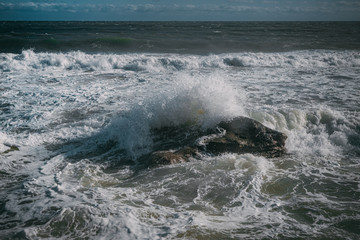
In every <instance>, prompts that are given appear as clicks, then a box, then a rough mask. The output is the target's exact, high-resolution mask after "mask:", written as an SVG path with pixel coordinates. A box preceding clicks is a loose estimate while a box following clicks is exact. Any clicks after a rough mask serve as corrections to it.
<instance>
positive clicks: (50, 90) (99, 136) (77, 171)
mask: <svg viewBox="0 0 360 240" xmlns="http://www.w3.org/2000/svg"><path fill="white" fill-rule="evenodd" d="M193 27H194V28H195V29H198V28H197V27H196V26H193ZM234 27H236V26H234ZM273 27H274V29H279V28H276V24H275V25H274V26H273ZM170 29H172V28H170ZM350 29H351V28H350ZM104 31H105V30H104ZM282 31H285V32H286V31H290V30H284V29H283V30H282ZM204 36H205V35H204ZM318 37H319V36H318ZM199 38H201V36H199ZM280 39H281V38H280ZM284 41H287V40H286V39H285V40H284ZM259 44H260V43H259ZM340 45H341V44H340ZM350 45H351V44H349V46H350ZM164 51H165V52H166V51H167V50H166V49H165V50H164ZM0 69H1V79H0V92H1V97H0V109H1V111H2V112H1V114H0V122H1V124H0V126H1V130H0V152H2V153H1V155H0V160H1V161H0V178H1V181H0V182H1V183H0V184H1V185H0V186H1V187H0V189H1V191H0V222H1V224H0V225H1V229H0V235H1V236H2V238H4V239H13V238H16V237H17V238H19V239H42V238H45V239H46V238H60V239H69V238H78V239H99V238H100V239H101V238H103V239H113V238H118V239H254V238H256V239H309V238H311V239H339V238H341V239H357V238H359V236H360V228H359V225H360V211H359V209H360V202H359V199H360V184H359V183H360V177H359V176H360V175H359V172H360V127H359V126H360V115H359V106H360V105H359V99H360V96H359V95H360V94H359V93H360V87H359V83H360V78H359V76H360V75H359V73H360V53H359V51H358V50H356V49H353V48H351V47H349V49H347V50H344V49H332V48H331V49H326V48H325V49H316V47H314V49H309V47H307V49H303V50H297V49H293V50H291V51H278V52H275V51H274V52H269V51H260V52H258V51H257V50H254V49H253V50H251V49H250V50H247V51H239V52H237V53H217V54H203V55H196V54H195V53H194V54H191V53H186V54H182V53H179V52H176V53H172V52H167V53H163V52H162V51H159V52H158V53H151V52H146V51H145V52H136V53H135V52H133V53H131V52H129V53H119V52H113V53H109V52H107V53H104V52H98V53H96V52H95V53H94V52H86V51H66V52H58V51H52V52H43V51H37V50H36V49H34V50H23V51H21V52H20V53H9V52H7V53H1V54H0ZM239 115H243V116H248V117H251V118H254V119H256V120H258V121H260V122H262V123H263V124H265V125H266V126H268V127H271V128H274V129H276V130H278V131H281V132H284V133H285V134H287V136H288V139H287V141H286V148H287V152H286V154H285V155H284V156H281V157H279V158H265V157H262V156H259V155H257V154H243V155H238V154H233V153H227V154H223V155H221V156H216V157H214V156H206V155H204V156H202V158H201V160H196V159H192V160H191V161H190V162H188V163H183V164H175V165H169V166H160V167H156V168H154V167H149V166H146V165H145V164H144V163H142V162H139V161H140V160H139V159H141V158H139V157H140V156H142V155H144V154H146V153H148V152H151V151H152V149H154V147H155V145H156V144H159V143H156V142H154V139H153V138H152V135H151V129H152V128H160V127H166V126H178V127H179V128H180V127H181V128H184V129H193V128H197V129H199V128H200V129H206V128H208V127H211V126H214V125H215V124H217V123H218V122H219V121H221V120H226V119H231V118H233V117H236V116H239ZM169 138H170V140H171V136H169ZM11 146H16V147H17V148H18V150H16V149H15V148H14V147H13V148H11Z"/></svg>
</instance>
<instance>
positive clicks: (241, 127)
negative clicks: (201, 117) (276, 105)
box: [144, 117, 287, 165]
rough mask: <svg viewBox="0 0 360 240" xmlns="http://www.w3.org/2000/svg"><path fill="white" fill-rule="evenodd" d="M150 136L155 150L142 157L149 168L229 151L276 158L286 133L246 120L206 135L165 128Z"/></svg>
mask: <svg viewBox="0 0 360 240" xmlns="http://www.w3.org/2000/svg"><path fill="white" fill-rule="evenodd" d="M153 133H154V134H155V136H154V139H155V140H156V147H155V149H154V152H152V153H150V154H148V155H147V156H144V157H145V158H146V159H147V161H148V162H149V165H164V164H174V163H182V162H187V161H189V159H191V158H200V156H201V154H211V155H220V154H223V153H227V152H229V153H240V154H243V153H252V154H259V155H263V156H266V157H278V156H280V155H281V154H283V153H285V151H286V149H285V141H286V138H287V136H286V135H285V134H283V133H281V132H278V131H276V130H273V129H270V128H268V127H266V126H264V125H262V124H261V123H260V122H258V121H256V120H253V119H250V118H247V117H237V118H235V119H232V120H230V121H223V122H220V123H219V124H218V125H217V126H216V127H215V128H214V129H209V130H208V131H206V132H203V131H200V130H198V129H197V130H194V129H190V132H189V129H179V128H166V129H158V130H156V131H153ZM156 133H157V134H156Z"/></svg>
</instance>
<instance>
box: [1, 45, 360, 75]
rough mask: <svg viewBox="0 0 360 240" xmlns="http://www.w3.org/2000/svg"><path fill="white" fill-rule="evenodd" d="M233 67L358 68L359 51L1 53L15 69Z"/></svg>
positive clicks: (5, 65)
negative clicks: (204, 53)
mask: <svg viewBox="0 0 360 240" xmlns="http://www.w3.org/2000/svg"><path fill="white" fill-rule="evenodd" d="M225 66H230V67H295V68H304V67H305V68H308V67H310V68H314V67H316V68H323V67H358V66H360V56H359V53H358V52H356V51H347V52H344V51H326V50H323V51H320V50H319V51H297V52H284V53H232V54H223V55H209V56H186V55H177V54H171V55H164V54H119V55H116V54H86V53H83V52H80V51H77V52H68V53H35V52H34V51H33V50H24V51H23V52H22V53H21V54H8V53H1V54H0V69H1V70H2V71H5V72H9V71H10V72H12V71H28V72H34V71H45V70H46V71H64V70H65V71H67V72H72V71H76V70H86V71H109V70H117V69H118V70H125V71H135V72H138V71H150V72H161V71H166V70H169V71H182V70H195V69H202V68H209V67H210V68H223V67H225Z"/></svg>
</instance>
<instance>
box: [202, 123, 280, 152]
mask: <svg viewBox="0 0 360 240" xmlns="http://www.w3.org/2000/svg"><path fill="white" fill-rule="evenodd" d="M218 128H220V129H224V130H225V134H223V136H219V137H215V138H210V139H209V140H206V141H204V144H205V146H206V151H208V152H211V153H212V154H215V155H217V154H221V153H224V152H234V153H256V154H261V155H265V156H267V157H277V156H280V155H281V154H283V153H284V152H285V141H286V138H287V136H286V135H285V134H283V133H281V132H278V131H275V130H273V129H271V128H268V127H265V126H264V125H262V124H261V123H260V122H258V121H256V120H253V119H250V118H247V117H237V118H235V119H233V120H231V121H226V122H221V123H220V124H219V125H218Z"/></svg>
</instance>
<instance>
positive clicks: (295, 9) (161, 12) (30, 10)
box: [0, 0, 360, 21]
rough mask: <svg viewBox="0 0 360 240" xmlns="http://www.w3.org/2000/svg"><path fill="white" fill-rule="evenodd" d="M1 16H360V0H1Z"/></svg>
mask: <svg viewBox="0 0 360 240" xmlns="http://www.w3.org/2000/svg"><path fill="white" fill-rule="evenodd" d="M0 20H26V21H28V20H30V21H33V20H34V21H360V0H306V1H303V0H33V1H24V0H0Z"/></svg>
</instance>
